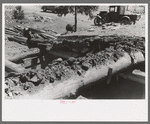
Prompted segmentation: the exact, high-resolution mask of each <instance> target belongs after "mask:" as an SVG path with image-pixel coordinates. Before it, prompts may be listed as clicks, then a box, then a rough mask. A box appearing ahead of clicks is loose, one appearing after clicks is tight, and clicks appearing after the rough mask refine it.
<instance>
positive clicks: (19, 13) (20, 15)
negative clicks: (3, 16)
mask: <svg viewBox="0 0 150 124" xmlns="http://www.w3.org/2000/svg"><path fill="white" fill-rule="evenodd" d="M12 18H13V19H18V20H22V19H24V11H23V10H22V6H16V7H15V9H14V10H13V12H12Z"/></svg>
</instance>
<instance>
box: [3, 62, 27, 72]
mask: <svg viewBox="0 0 150 124" xmlns="http://www.w3.org/2000/svg"><path fill="white" fill-rule="evenodd" d="M5 71H6V72H16V73H23V72H24V71H25V68H24V67H22V66H21V65H17V64H15V63H13V62H11V61H9V60H5Z"/></svg>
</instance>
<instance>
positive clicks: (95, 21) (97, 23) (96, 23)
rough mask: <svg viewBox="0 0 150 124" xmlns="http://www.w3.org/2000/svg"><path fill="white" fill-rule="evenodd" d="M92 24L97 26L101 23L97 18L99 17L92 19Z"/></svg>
mask: <svg viewBox="0 0 150 124" xmlns="http://www.w3.org/2000/svg"><path fill="white" fill-rule="evenodd" d="M94 24H95V25H96V26H98V25H102V21H101V20H100V19H99V18H97V17H96V18H95V19H94Z"/></svg>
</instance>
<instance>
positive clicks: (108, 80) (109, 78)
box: [107, 68, 113, 84]
mask: <svg viewBox="0 0 150 124" xmlns="http://www.w3.org/2000/svg"><path fill="white" fill-rule="evenodd" d="M112 71H113V69H112V68H109V69H108V75H107V84H110V81H111V77H112Z"/></svg>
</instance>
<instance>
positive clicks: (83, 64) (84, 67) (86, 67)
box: [81, 63, 90, 71]
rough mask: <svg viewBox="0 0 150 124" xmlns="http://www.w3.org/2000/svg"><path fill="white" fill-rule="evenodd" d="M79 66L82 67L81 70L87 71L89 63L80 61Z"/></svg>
mask: <svg viewBox="0 0 150 124" xmlns="http://www.w3.org/2000/svg"><path fill="white" fill-rule="evenodd" d="M81 67H82V69H83V70H85V71H87V70H88V69H89V68H90V64H88V63H82V66H81Z"/></svg>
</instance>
